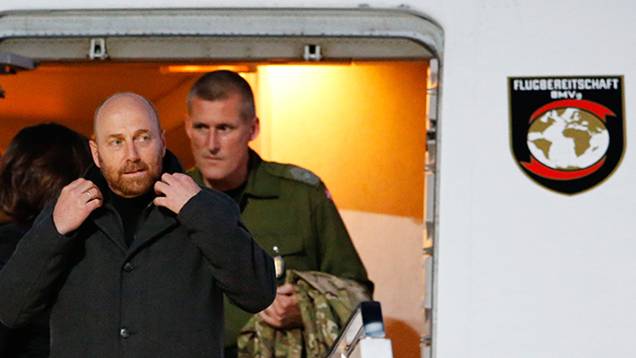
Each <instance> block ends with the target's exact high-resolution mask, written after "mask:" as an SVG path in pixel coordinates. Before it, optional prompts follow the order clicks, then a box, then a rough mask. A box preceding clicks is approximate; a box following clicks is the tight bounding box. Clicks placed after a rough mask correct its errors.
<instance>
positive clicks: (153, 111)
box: [93, 92, 161, 133]
mask: <svg viewBox="0 0 636 358" xmlns="http://www.w3.org/2000/svg"><path fill="white" fill-rule="evenodd" d="M119 97H132V98H135V99H138V100H139V101H140V102H142V103H143V104H145V105H146V107H148V109H149V111H148V113H151V114H152V115H153V116H154V117H155V121H156V123H157V128H158V129H159V132H161V122H159V111H157V107H155V105H154V104H153V103H152V102H151V101H150V100H149V99H147V98H146V97H144V96H142V95H139V94H137V93H134V92H117V93H115V94H113V95H111V96H109V97H108V98H106V99H105V100H104V101H103V102H102V103H101V104H100V105H99V106H98V107H97V109H96V110H95V114H94V115H93V133H95V128H96V124H97V117H98V116H99V113H100V112H101V111H102V109H103V108H104V107H105V106H106V105H107V104H108V103H110V102H111V101H112V100H114V99H117V98H119Z"/></svg>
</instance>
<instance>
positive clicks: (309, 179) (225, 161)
mask: <svg viewBox="0 0 636 358" xmlns="http://www.w3.org/2000/svg"><path fill="white" fill-rule="evenodd" d="M187 104H188V117H187V119H186V123H185V128H186V132H187V135H188V137H189V138H190V144H191V149H192V153H193V155H194V159H195V163H196V167H195V168H193V169H192V170H190V171H189V172H188V174H190V175H191V176H192V177H193V178H194V180H195V181H196V182H198V183H199V184H200V185H202V186H205V187H209V188H214V189H217V190H220V191H223V192H225V193H226V194H228V195H229V196H230V197H232V198H233V199H234V200H235V201H236V202H237V203H238V205H239V207H240V209H241V219H242V221H243V222H244V223H245V225H246V226H247V228H248V229H249V230H250V232H251V233H252V234H253V236H254V239H255V240H256V241H257V242H258V243H259V244H260V246H261V247H263V248H264V249H265V250H268V251H269V253H270V254H271V255H281V256H282V257H283V258H284V260H285V263H286V266H287V268H288V269H295V270H303V271H309V270H311V271H320V272H325V273H328V274H331V275H335V276H338V277H342V278H346V279H353V280H355V281H357V282H360V283H362V284H363V285H364V286H366V287H367V288H368V289H369V292H372V290H373V284H372V283H371V282H370V281H369V279H368V277H367V273H366V270H365V268H364V265H363V264H362V261H361V260H360V257H359V256H358V253H357V252H356V250H355V248H354V246H353V244H352V242H351V239H350V237H349V234H348V233H347V230H346V228H345V225H344V223H343V221H342V219H341V217H340V215H339V213H338V211H337V209H336V206H335V205H334V203H333V201H332V200H331V196H330V194H329V192H328V191H327V189H326V187H325V185H324V184H323V183H322V181H321V180H320V178H319V177H318V176H316V175H315V174H313V173H312V172H310V171H309V170H306V169H303V168H300V167H298V166H295V165H290V164H280V163H274V162H268V161H265V160H263V159H261V157H260V156H259V155H258V154H257V153H256V152H255V151H253V150H252V149H250V148H249V147H248V144H249V142H250V141H251V140H253V139H255V138H256V137H257V135H258V133H259V128H260V127H259V120H258V118H257V117H256V114H255V108H254V98H253V94H252V90H251V88H250V86H249V84H248V83H247V82H246V81H245V80H244V79H243V78H242V77H241V76H239V75H238V74H236V73H234V72H231V71H215V72H210V73H207V74H205V75H204V76H202V77H201V78H200V79H199V80H198V81H197V82H196V83H195V84H194V85H193V87H192V89H191V90H190V93H189V95H188V99H187ZM225 304H226V311H225V347H226V348H225V353H226V357H234V356H236V337H237V334H238V333H239V331H240V329H241V328H242V327H243V325H245V323H246V322H247V321H248V320H249V318H250V317H251V314H249V313H247V312H244V311H242V310H241V309H239V308H238V307H236V306H235V305H234V304H232V302H230V301H228V300H227V299H226V301H225ZM259 314H260V316H261V318H262V319H263V320H264V321H265V322H266V323H267V324H269V325H270V326H272V327H275V328H279V329H290V328H297V327H300V326H302V321H301V317H300V312H299V309H298V301H297V297H296V296H295V294H294V287H292V285H290V284H284V285H282V286H279V287H278V290H277V295H276V299H275V301H274V303H273V304H272V305H271V306H270V307H269V308H267V309H266V310H264V311H262V312H260V313H259Z"/></svg>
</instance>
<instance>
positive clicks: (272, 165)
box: [261, 161, 321, 187]
mask: <svg viewBox="0 0 636 358" xmlns="http://www.w3.org/2000/svg"><path fill="white" fill-rule="evenodd" d="M261 165H263V170H265V171H266V172H267V173H269V174H270V175H273V176H275V177H277V178H281V179H286V180H291V181H293V182H296V183H301V184H305V185H309V186H313V187H319V186H320V184H321V180H320V177H319V176H318V175H316V174H314V173H313V172H312V171H311V170H309V169H305V168H303V167H299V166H297V165H293V164H285V163H276V162H265V161H263V163H262V164H261Z"/></svg>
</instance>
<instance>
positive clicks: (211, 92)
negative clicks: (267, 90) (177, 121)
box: [187, 70, 256, 121]
mask: <svg viewBox="0 0 636 358" xmlns="http://www.w3.org/2000/svg"><path fill="white" fill-rule="evenodd" d="M232 94H238V95H240V96H241V99H242V107H241V118H243V120H245V121H247V120H250V119H252V118H254V117H255V116H256V110H255V106H254V93H253V92H252V88H251V87H250V84H249V83H247V81H246V80H245V79H244V78H243V77H241V76H240V75H239V74H238V73H236V72H232V71H228V70H219V71H213V72H208V73H206V74H204V75H203V76H201V77H200V78H199V79H198V80H197V81H196V82H195V83H194V85H192V88H191V89H190V93H188V98H187V105H188V113H191V112H192V100H194V99H195V98H200V99H203V100H206V101H218V100H224V99H227V98H228V97H229V96H230V95H232Z"/></svg>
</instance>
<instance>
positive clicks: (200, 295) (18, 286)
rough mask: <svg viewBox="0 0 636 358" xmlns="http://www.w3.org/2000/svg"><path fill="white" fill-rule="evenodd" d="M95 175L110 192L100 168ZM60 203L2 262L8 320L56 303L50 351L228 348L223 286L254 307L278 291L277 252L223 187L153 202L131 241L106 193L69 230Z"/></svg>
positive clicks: (140, 356)
mask: <svg viewBox="0 0 636 358" xmlns="http://www.w3.org/2000/svg"><path fill="white" fill-rule="evenodd" d="M164 168H165V164H164ZM88 179H91V180H92V181H93V182H95V183H96V184H97V185H98V186H99V187H100V189H101V191H102V193H108V192H109V189H108V187H107V185H106V183H105V180H104V178H103V176H101V173H99V171H97V170H92V171H91V173H89V176H88ZM52 211H53V207H52V206H50V207H48V208H46V209H45V210H43V212H42V213H41V214H40V215H39V216H38V217H37V218H36V220H35V222H34V224H33V227H32V229H31V230H30V231H29V232H28V233H27V234H26V235H25V237H24V238H23V239H22V240H21V241H20V244H19V246H18V248H17V250H16V252H15V254H14V255H13V257H12V258H11V260H10V261H9V262H8V263H7V264H6V266H5V267H4V269H3V270H2V272H0V292H2V294H1V295H0V320H1V321H2V323H4V324H5V325H7V326H9V327H15V326H19V325H21V324H24V323H26V322H28V321H29V320H30V319H31V318H32V317H34V316H35V315H37V314H38V313H39V312H41V311H43V310H44V309H46V307H47V306H51V322H50V324H51V357H52V358H55V357H63V358H72V357H82V358H85V357H105V358H106V357H107V358H115V357H125V358H144V357H149V358H150V357H152V358H159V357H166V358H167V357H170V358H172V357H222V354H223V353H222V347H223V344H222V342H223V340H222V332H223V296H222V294H223V292H225V294H226V295H227V296H228V297H230V299H231V300H232V301H233V302H235V303H236V304H237V305H239V306H241V307H242V308H243V309H245V310H248V311H250V312H258V311H260V310H262V309H264V308H266V307H267V306H268V305H269V304H270V303H271V302H272V301H273V299H274V297H275V281H274V266H273V262H272V259H271V257H270V256H268V255H267V254H266V253H265V251H263V250H262V249H261V248H260V247H259V246H258V245H257V244H256V243H255V242H254V241H253V240H252V238H251V236H250V234H249V232H248V231H247V230H246V229H245V228H244V227H243V225H242V224H241V222H240V218H239V210H238V208H237V206H236V205H235V204H234V202H233V201H232V200H231V199H230V198H229V197H227V196H226V195H225V194H222V193H220V192H216V191H212V190H207V189H204V190H202V191H201V192H199V193H198V194H197V195H195V196H194V197H193V198H192V199H190V200H189V201H188V202H187V203H186V204H185V206H184V207H183V208H182V210H181V211H180V212H179V214H178V215H175V214H174V213H172V212H170V211H169V210H167V209H165V208H161V207H156V206H154V205H152V204H150V205H149V206H148V207H147V208H146V210H145V211H144V212H143V214H142V219H141V223H140V224H139V225H138V229H137V232H136V234H135V239H134V241H133V243H132V244H131V246H130V247H128V246H127V245H126V243H125V241H124V232H123V226H122V221H121V218H120V217H119V215H118V213H117V212H116V211H115V210H114V208H113V207H112V206H111V205H110V204H109V202H108V199H107V198H106V199H105V203H104V205H103V206H102V207H101V208H99V209H97V210H95V211H94V212H93V213H92V214H91V215H90V216H89V218H88V219H87V220H86V221H85V222H84V223H83V224H82V226H81V227H80V228H79V229H78V230H76V231H75V233H73V234H72V235H68V236H65V235H60V234H59V233H58V232H57V231H56V229H55V226H54V223H53V220H52ZM69 215H70V214H69Z"/></svg>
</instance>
